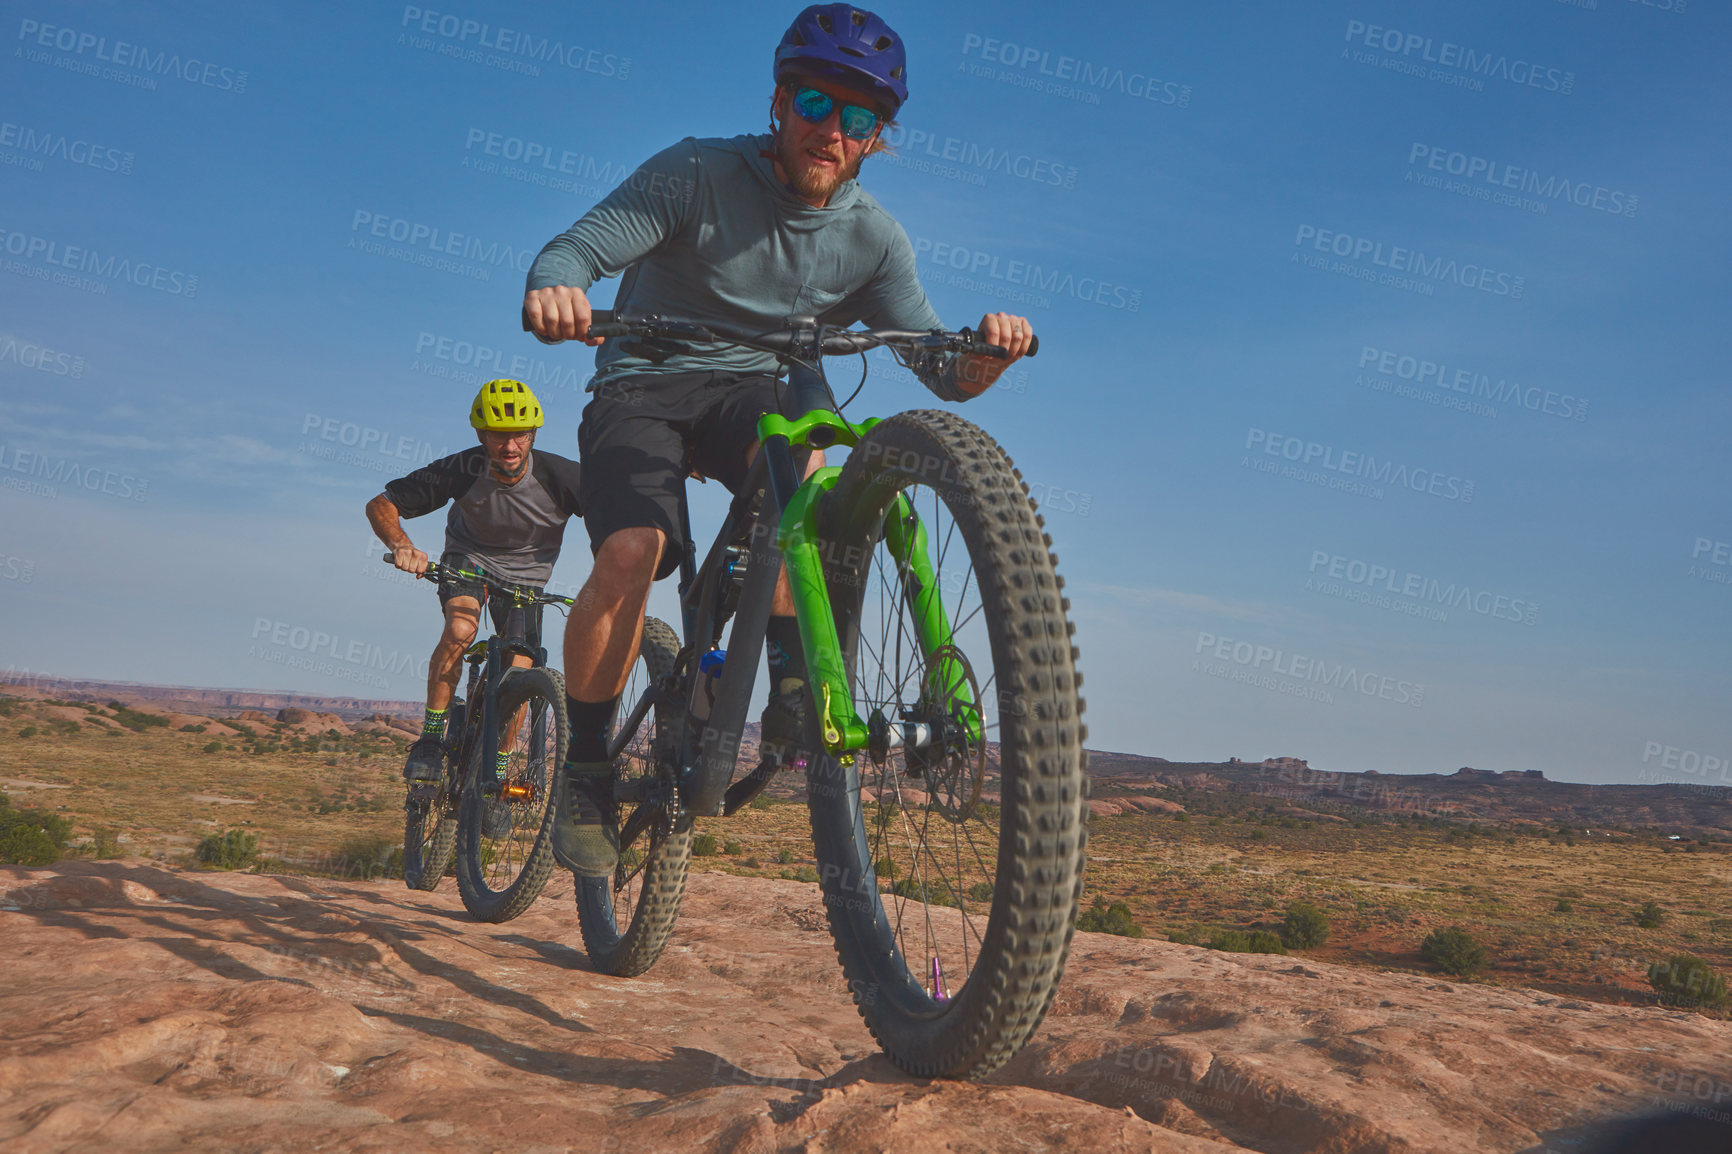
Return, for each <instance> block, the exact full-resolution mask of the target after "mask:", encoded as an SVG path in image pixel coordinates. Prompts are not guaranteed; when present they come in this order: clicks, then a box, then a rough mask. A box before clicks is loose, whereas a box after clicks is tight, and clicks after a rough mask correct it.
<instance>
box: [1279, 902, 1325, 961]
mask: <svg viewBox="0 0 1732 1154" xmlns="http://www.w3.org/2000/svg"><path fill="white" fill-rule="evenodd" d="M1280 932H1281V941H1282V942H1283V943H1284V944H1285V945H1286V946H1287V947H1288V948H1290V949H1295V950H1309V949H1314V948H1316V947H1317V946H1320V945H1322V944H1323V943H1324V942H1326V941H1328V940H1329V912H1328V911H1327V910H1322V909H1318V908H1317V907H1316V906H1314V905H1312V904H1311V903H1310V902H1294V903H1293V904H1292V905H1290V906H1288V907H1287V920H1286V921H1284V922H1282V923H1281V931H1280Z"/></svg>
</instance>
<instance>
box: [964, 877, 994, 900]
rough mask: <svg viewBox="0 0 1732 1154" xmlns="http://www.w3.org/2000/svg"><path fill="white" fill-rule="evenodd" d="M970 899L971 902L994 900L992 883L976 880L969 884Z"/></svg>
mask: <svg viewBox="0 0 1732 1154" xmlns="http://www.w3.org/2000/svg"><path fill="white" fill-rule="evenodd" d="M968 900H969V901H971V902H982V903H984V902H990V901H991V900H992V883H991V882H975V883H974V884H973V885H971V886H969V887H968Z"/></svg>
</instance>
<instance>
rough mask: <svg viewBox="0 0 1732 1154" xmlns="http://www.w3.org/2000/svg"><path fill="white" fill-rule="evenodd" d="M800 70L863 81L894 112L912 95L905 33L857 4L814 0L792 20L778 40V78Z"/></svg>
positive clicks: (849, 81) (856, 81)
mask: <svg viewBox="0 0 1732 1154" xmlns="http://www.w3.org/2000/svg"><path fill="white" fill-rule="evenodd" d="M794 71H799V72H806V73H816V74H817V75H819V76H829V77H833V78H834V79H836V80H838V81H842V82H844V83H853V84H860V83H861V82H862V81H864V82H865V87H866V88H867V89H869V90H870V91H871V92H873V93H874V94H875V95H876V96H877V97H878V98H879V99H880V100H881V101H883V102H884V104H885V105H886V106H887V107H888V109H889V113H890V115H891V116H895V115H896V111H897V110H898V109H899V108H901V107H902V102H903V101H905V100H907V99H908V54H907V52H906V51H905V50H904V49H903V47H902V37H900V36H898V35H896V33H895V32H893V31H891V28H890V25H888V24H886V23H884V21H883V20H882V19H881V18H879V17H878V16H877V15H875V14H873V13H871V12H868V11H866V10H865V9H864V8H856V7H854V6H853V5H852V4H814V5H812V6H811V7H810V8H808V9H806V10H805V11H804V12H802V13H800V14H799V15H798V16H796V17H794V22H793V23H792V24H790V25H788V30H787V31H786V32H784V33H783V34H782V42H781V43H780V44H778V45H776V83H777V84H781V83H782V82H783V81H784V80H785V79H786V78H787V75H788V73H790V72H794Z"/></svg>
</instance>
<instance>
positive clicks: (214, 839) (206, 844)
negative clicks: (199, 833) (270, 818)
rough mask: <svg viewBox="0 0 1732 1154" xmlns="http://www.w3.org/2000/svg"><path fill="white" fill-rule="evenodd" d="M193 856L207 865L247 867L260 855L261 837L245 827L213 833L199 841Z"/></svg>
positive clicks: (226, 867) (230, 868)
mask: <svg viewBox="0 0 1732 1154" xmlns="http://www.w3.org/2000/svg"><path fill="white" fill-rule="evenodd" d="M193 856H194V857H196V858H198V860H199V861H200V862H201V863H203V864H204V865H207V866H212V867H214V868H216V869H223V870H238V869H245V868H246V867H247V866H249V865H252V864H253V862H254V861H256V860H257V859H258V856H259V837H258V835H257V834H253V833H248V832H247V831H246V830H244V829H231V830H229V831H228V832H227V833H213V834H211V835H210V836H208V837H206V838H205V839H204V840H203V841H201V842H199V843H198V849H196V850H194V851H193Z"/></svg>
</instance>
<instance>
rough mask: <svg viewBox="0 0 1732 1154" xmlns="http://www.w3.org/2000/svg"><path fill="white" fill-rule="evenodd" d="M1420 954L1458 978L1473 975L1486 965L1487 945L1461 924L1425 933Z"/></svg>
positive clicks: (1420, 945)
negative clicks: (1483, 944)
mask: <svg viewBox="0 0 1732 1154" xmlns="http://www.w3.org/2000/svg"><path fill="white" fill-rule="evenodd" d="M1419 956H1420V957H1422V958H1424V959H1425V960H1426V961H1428V962H1430V963H1431V964H1432V965H1434V966H1436V967H1437V968H1438V969H1440V970H1442V971H1443V972H1444V973H1446V974H1453V975H1454V976H1456V977H1458V978H1468V977H1472V976H1473V975H1474V974H1475V973H1477V972H1478V971H1479V970H1480V969H1481V968H1482V967H1484V965H1485V947H1484V946H1482V945H1480V944H1479V942H1477V941H1475V940H1474V937H1473V935H1472V934H1470V933H1468V932H1467V931H1466V930H1464V929H1462V928H1461V927H1460V926H1451V927H1449V928H1448V929H1446V930H1432V931H1431V932H1430V933H1429V934H1427V935H1425V940H1424V941H1423V942H1421V943H1419Z"/></svg>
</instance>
